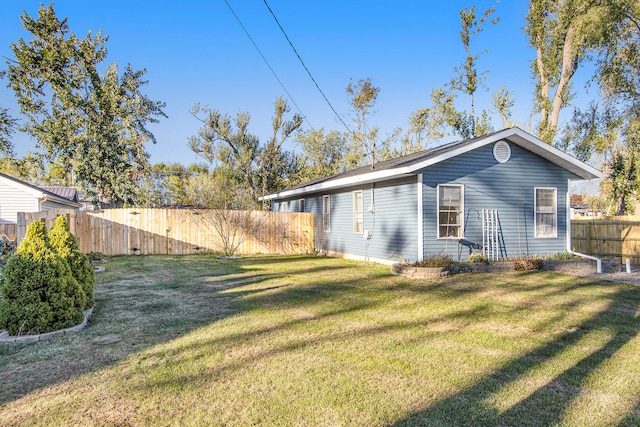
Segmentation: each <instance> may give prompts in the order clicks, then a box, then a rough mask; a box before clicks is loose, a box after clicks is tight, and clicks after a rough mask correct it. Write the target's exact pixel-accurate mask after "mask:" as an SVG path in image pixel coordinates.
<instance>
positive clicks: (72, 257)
mask: <svg viewBox="0 0 640 427" xmlns="http://www.w3.org/2000/svg"><path fill="white" fill-rule="evenodd" d="M49 241H50V242H51V246H52V247H53V248H54V249H55V250H56V251H57V252H58V255H60V257H61V258H62V259H64V260H65V261H67V263H68V264H69V267H70V268H71V274H72V275H73V277H74V278H75V279H76V280H77V281H78V283H79V284H80V286H82V290H83V291H84V295H85V304H84V307H83V309H87V308H91V307H93V289H94V286H95V283H96V274H95V270H94V269H93V266H92V265H91V262H89V258H88V257H87V256H86V255H85V254H83V253H82V252H80V248H79V247H78V241H77V240H76V238H75V236H74V235H73V234H71V232H70V231H69V225H68V224H67V221H66V220H65V218H64V216H62V215H59V216H58V218H56V222H55V223H54V225H53V227H51V230H49Z"/></svg>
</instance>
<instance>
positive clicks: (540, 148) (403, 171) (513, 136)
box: [259, 128, 602, 201]
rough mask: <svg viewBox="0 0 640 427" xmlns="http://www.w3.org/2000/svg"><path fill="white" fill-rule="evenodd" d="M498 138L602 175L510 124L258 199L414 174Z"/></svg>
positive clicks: (584, 173)
mask: <svg viewBox="0 0 640 427" xmlns="http://www.w3.org/2000/svg"><path fill="white" fill-rule="evenodd" d="M501 139H508V140H509V141H511V142H512V143H514V144H517V145H519V146H521V147H523V148H525V149H527V150H529V151H531V152H533V153H535V154H537V155H539V156H541V157H543V158H545V159H547V160H549V161H550V162H552V163H555V164H557V165H558V166H560V167H563V168H565V169H567V170H569V171H571V172H573V173H575V174H576V175H578V176H579V177H581V178H583V179H594V178H602V172H600V171H599V170H598V169H596V168H594V167H592V166H589V165H587V164H586V163H584V162H581V161H580V160H578V159H576V158H574V157H572V156H570V155H568V154H566V153H565V152H563V151H562V150H559V149H557V148H555V147H553V146H551V145H549V144H547V143H545V142H544V141H542V140H540V139H538V138H536V137H534V136H533V135H530V134H528V133H526V132H525V131H523V130H522V129H520V128H509V129H504V130H502V131H500V132H496V133H494V134H492V135H489V136H487V137H484V138H478V140H477V141H475V142H473V143H470V144H463V145H461V146H460V147H458V148H456V149H454V150H449V151H446V152H444V153H442V154H440V155H436V156H433V157H429V158H428V159H426V160H424V161H422V162H419V163H414V164H412V165H411V166H405V167H401V168H394V169H386V170H383V171H375V170H373V171H372V172H369V173H365V174H360V175H354V176H346V177H344V178H339V179H335V180H329V181H326V182H321V183H318V184H313V185H309V186H306V187H300V188H296V189H294V190H285V191H281V192H279V193H274V194H269V195H267V196H264V197H260V199H259V200H260V201H263V200H273V199H283V198H287V197H293V196H297V195H300V194H305V193H313V192H317V191H323V190H331V189H336V188H341V187H349V186H352V185H359V184H368V183H371V182H377V181H384V180H388V179H393V178H398V177H401V176H406V175H413V174H415V172H416V171H418V170H420V169H423V168H426V167H429V166H431V165H434V164H436V163H440V162H442V161H444V160H447V159H450V158H452V157H456V156H459V155H460V154H464V153H466V152H468V151H472V150H475V149H477V148H480V147H483V146H485V145H487V144H492V143H494V142H497V141H500V140H501Z"/></svg>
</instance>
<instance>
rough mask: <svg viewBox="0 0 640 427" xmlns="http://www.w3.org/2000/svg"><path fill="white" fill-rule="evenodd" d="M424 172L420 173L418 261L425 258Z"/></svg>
mask: <svg viewBox="0 0 640 427" xmlns="http://www.w3.org/2000/svg"><path fill="white" fill-rule="evenodd" d="M422 186H423V184H422V174H421V173H419V174H418V261H423V260H424V214H423V209H424V207H423V204H424V200H423V193H422V191H423V188H422Z"/></svg>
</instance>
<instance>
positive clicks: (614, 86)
mask: <svg viewBox="0 0 640 427" xmlns="http://www.w3.org/2000/svg"><path fill="white" fill-rule="evenodd" d="M598 22H599V25H598V34H599V36H600V38H599V39H598V45H597V46H596V53H597V60H596V65H597V67H596V72H595V76H594V79H595V81H596V82H597V83H598V85H599V88H600V93H601V97H600V99H598V100H596V101H594V102H592V103H591V105H589V107H588V108H586V109H582V110H580V109H576V110H575V111H574V115H573V119H572V121H571V123H570V125H569V126H568V127H567V129H566V131H565V134H564V137H563V141H562V142H563V146H564V147H567V148H572V149H573V151H574V152H575V154H576V155H577V156H578V157H580V158H582V159H583V160H589V159H590V158H591V157H592V156H593V155H594V154H595V155H600V156H601V157H602V158H603V165H604V168H605V171H606V179H605V182H604V185H603V190H604V194H605V197H606V198H607V201H608V205H609V207H610V210H611V211H612V212H613V213H616V214H618V215H622V214H624V213H627V212H632V211H633V208H635V206H634V205H635V202H636V201H638V200H639V199H640V194H639V190H638V188H639V185H640V176H639V171H640V158H639V156H638V154H637V153H638V150H640V3H638V2H637V1H635V0H603V1H602V2H601V4H600V5H599V8H598Z"/></svg>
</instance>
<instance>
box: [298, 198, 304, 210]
mask: <svg viewBox="0 0 640 427" xmlns="http://www.w3.org/2000/svg"><path fill="white" fill-rule="evenodd" d="M298 212H304V199H298Z"/></svg>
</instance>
